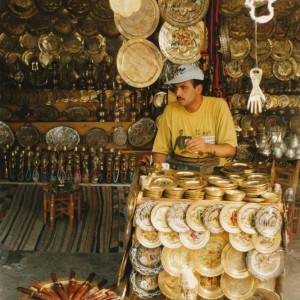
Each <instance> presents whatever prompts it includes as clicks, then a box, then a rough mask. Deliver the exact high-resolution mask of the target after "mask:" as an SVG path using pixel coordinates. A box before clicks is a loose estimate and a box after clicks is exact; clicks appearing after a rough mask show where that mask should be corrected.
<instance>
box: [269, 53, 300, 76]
mask: <svg viewBox="0 0 300 300" xmlns="http://www.w3.org/2000/svg"><path fill="white" fill-rule="evenodd" d="M297 72H298V63H297V62H296V61H295V59H293V58H292V57H289V58H287V59H285V60H283V61H275V62H274V64H273V73H274V75H275V77H276V78H277V79H279V80H282V81H288V80H291V79H293V78H294V76H295V75H296V74H297Z"/></svg>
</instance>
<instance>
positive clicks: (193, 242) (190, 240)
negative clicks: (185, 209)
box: [179, 230, 210, 250]
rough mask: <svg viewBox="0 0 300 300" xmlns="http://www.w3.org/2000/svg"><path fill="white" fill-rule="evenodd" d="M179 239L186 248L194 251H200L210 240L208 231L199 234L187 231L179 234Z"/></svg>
mask: <svg viewBox="0 0 300 300" xmlns="http://www.w3.org/2000/svg"><path fill="white" fill-rule="evenodd" d="M179 238H180V241H181V242H182V244H183V245H184V246H185V247H186V248H188V249H192V250H195V249H200V248H202V247H204V246H205V245H206V244H207V242H208V240H209V238H210V232H209V230H205V231H201V232H197V231H194V230H189V231H187V232H182V233H180V234H179Z"/></svg>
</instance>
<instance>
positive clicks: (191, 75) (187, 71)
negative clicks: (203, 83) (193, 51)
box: [166, 64, 204, 84]
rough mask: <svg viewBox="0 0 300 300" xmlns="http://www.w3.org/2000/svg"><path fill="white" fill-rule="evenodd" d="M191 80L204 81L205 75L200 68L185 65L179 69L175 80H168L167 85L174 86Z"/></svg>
mask: <svg viewBox="0 0 300 300" xmlns="http://www.w3.org/2000/svg"><path fill="white" fill-rule="evenodd" d="M191 79H198V80H204V74H203V72H202V70H201V69H200V68H199V67H198V66H196V65H192V64H185V65H181V66H179V67H177V69H176V71H175V75H174V78H173V79H171V80H168V81H167V82H166V84H173V83H178V82H183V81H187V80H191Z"/></svg>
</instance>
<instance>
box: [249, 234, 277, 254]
mask: <svg viewBox="0 0 300 300" xmlns="http://www.w3.org/2000/svg"><path fill="white" fill-rule="evenodd" d="M252 241H253V245H254V247H255V249H256V250H257V251H259V252H261V253H271V252H273V251H276V250H278V248H279V247H280V244H281V231H279V232H278V233H277V234H276V235H275V236H274V237H265V236H263V235H260V234H253V235H252Z"/></svg>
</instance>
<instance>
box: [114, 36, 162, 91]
mask: <svg viewBox="0 0 300 300" xmlns="http://www.w3.org/2000/svg"><path fill="white" fill-rule="evenodd" d="M162 67H163V60H162V55H161V53H160V51H159V49H158V48H157V47H156V46H155V45H154V44H153V43H152V42H150V41H148V40H146V39H142V38H134V39H130V40H129V41H127V42H125V43H124V44H123V45H122V46H121V48H120V49H119V52H118V54H117V68H118V71H119V74H120V76H121V77H122V78H123V80H124V81H125V82H126V83H128V84H129V85H131V86H133V87H137V88H143V87H147V86H150V85H151V84H153V83H154V82H155V81H156V80H157V79H158V77H159V76H160V74H161V71H162ZM144 70H147V72H146V73H145V72H144Z"/></svg>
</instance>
